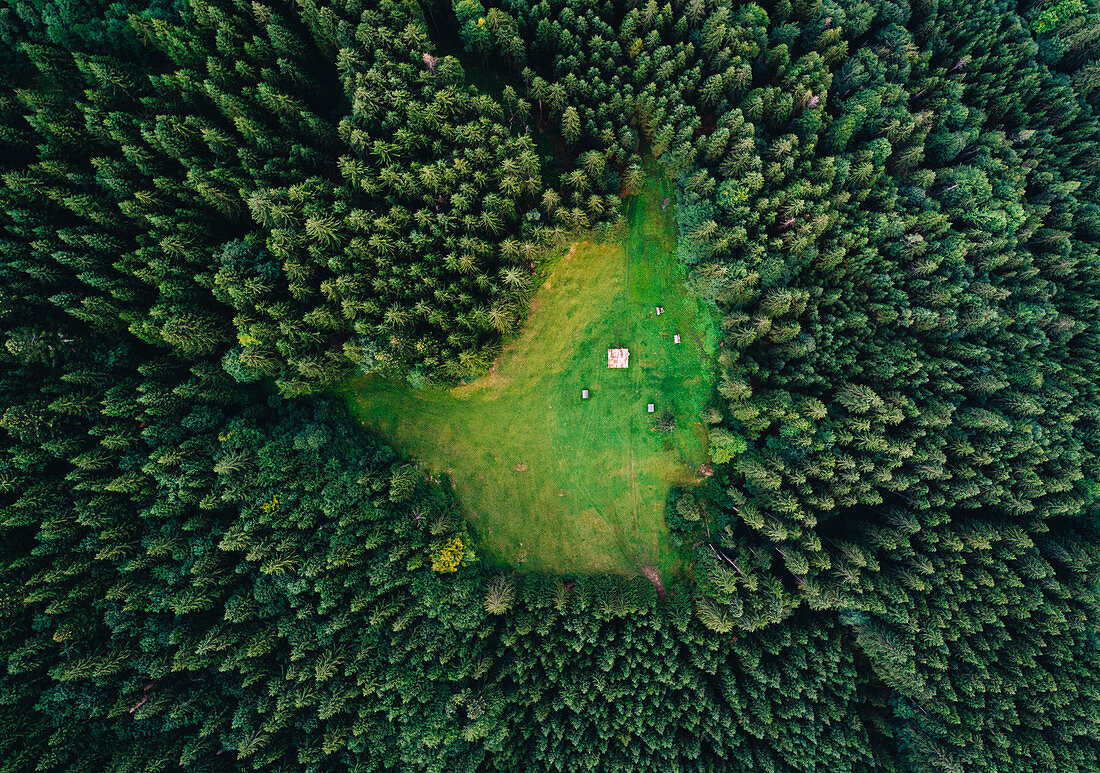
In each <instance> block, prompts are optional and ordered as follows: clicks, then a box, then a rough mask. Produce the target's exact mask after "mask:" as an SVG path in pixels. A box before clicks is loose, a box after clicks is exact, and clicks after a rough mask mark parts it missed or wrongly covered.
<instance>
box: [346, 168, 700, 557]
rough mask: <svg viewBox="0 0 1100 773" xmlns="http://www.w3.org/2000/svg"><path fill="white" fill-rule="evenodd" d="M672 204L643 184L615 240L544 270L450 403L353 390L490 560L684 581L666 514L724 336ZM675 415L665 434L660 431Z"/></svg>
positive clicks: (688, 470)
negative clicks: (520, 320)
mask: <svg viewBox="0 0 1100 773" xmlns="http://www.w3.org/2000/svg"><path fill="white" fill-rule="evenodd" d="M672 195H673V193H672V187H671V184H670V183H669V182H668V181H667V180H666V179H665V178H664V177H663V176H656V175H654V176H650V177H649V178H648V179H647V180H646V181H645V184H644V185H642V186H640V190H639V192H638V193H637V194H636V195H634V196H631V197H630V198H628V199H627V203H626V206H625V215H626V217H625V220H626V222H625V224H624V226H623V231H622V236H621V238H620V239H618V240H615V241H608V242H605V243H599V244H595V243H590V242H580V243H578V244H576V245H575V246H574V248H573V249H571V250H569V251H568V252H566V253H564V254H563V255H562V256H561V257H559V258H558V259H556V260H553V261H550V262H548V263H547V264H546V266H545V267H544V272H543V280H544V283H543V285H542V286H541V287H540V288H539V289H538V291H537V292H536V294H535V296H534V298H533V300H532V303H531V312H530V316H529V318H528V320H527V322H526V324H525V326H524V328H523V329H522V330H521V331H520V332H519V333H518V335H517V336H516V337H515V339H514V340H512V341H511V342H510V343H509V344H508V345H507V346H505V348H504V350H503V351H502V353H501V355H500V356H499V357H498V358H497V361H496V364H495V365H494V367H493V369H492V371H490V372H489V373H488V374H486V375H484V376H482V377H481V378H478V379H477V380H475V381H472V382H471V383H469V384H467V385H465V386H460V387H458V388H456V389H452V390H449V391H442V390H423V391H414V390H413V389H412V388H411V387H409V386H408V385H406V384H403V383H395V382H389V381H385V380H382V379H379V378H377V377H357V378H354V379H352V380H351V381H350V382H349V383H348V384H346V385H345V394H346V396H347V400H348V404H349V406H350V408H351V410H352V412H353V414H354V415H355V416H356V418H357V419H358V420H359V421H360V422H361V423H362V424H363V425H364V426H367V427H369V428H371V429H373V430H376V431H377V432H379V433H380V434H381V435H383V436H384V437H385V438H386V439H387V440H389V441H390V442H392V443H393V444H395V445H396V446H397V447H398V448H400V449H401V450H403V451H404V452H406V453H408V454H409V455H410V456H413V457H414V458H417V459H419V460H421V461H423V462H424V463H425V464H426V465H427V466H428V467H429V468H430V469H431V470H432V471H433V472H437V473H439V472H445V473H447V474H448V475H449V476H450V478H451V481H452V483H453V484H454V487H455V489H456V491H457V492H458V495H459V497H460V499H461V500H462V502H463V507H464V509H465V512H466V515H467V517H468V518H469V520H470V522H471V524H472V525H473V526H474V528H475V529H476V531H477V533H478V535H479V537H480V539H481V542H482V545H481V548H482V550H483V551H486V552H487V553H488V554H489V557H491V558H493V559H496V560H499V561H501V562H504V563H507V564H511V565H513V566H515V567H517V568H520V569H540V570H546V571H555V572H597V571H622V572H634V571H638V570H639V569H640V568H643V567H645V566H656V567H658V568H659V569H660V570H661V571H662V573H665V574H666V575H667V574H668V573H670V572H674V571H675V569H676V565H677V558H676V555H675V553H674V551H673V549H672V546H671V543H670V541H669V535H668V529H667V527H666V525H665V521H664V512H665V502H666V499H667V496H668V491H669V488H670V486H672V485H676V484H679V485H687V484H691V483H692V482H693V481H694V479H695V475H696V470H698V468H699V466H700V464H702V463H703V462H705V461H706V458H707V437H706V428H705V425H704V424H703V423H702V422H701V421H700V413H701V411H702V410H703V408H704V407H705V404H706V401H707V399H708V396H709V395H710V393H711V389H712V382H713V378H714V368H713V363H712V357H713V352H714V348H715V343H716V330H715V326H714V322H713V320H712V318H711V315H710V313H709V312H708V311H707V310H706V309H704V308H702V307H701V306H700V304H699V303H698V302H697V301H696V300H694V299H693V298H691V297H690V296H689V295H688V294H687V292H686V291H685V289H684V284H683V283H684V271H685V269H684V266H683V264H682V263H680V261H679V260H678V259H677V256H676V225H675V221H674V213H673V208H672V207H666V208H665V210H664V211H662V207H661V202H662V200H663V199H665V198H667V197H671V196H672ZM657 305H660V306H662V308H663V309H664V313H663V314H662V315H660V317H657V316H655V315H654V313H653V309H654V307H655V306H657ZM673 331H677V333H678V334H680V335H682V336H683V337H684V343H685V344H686V345H681V346H676V345H674V343H673V335H674V333H673ZM617 346H623V347H628V348H629V349H630V354H631V358H630V366H629V368H626V369H609V368H608V367H607V365H608V363H607V360H606V352H607V350H608V349H609V348H612V347H617ZM582 390H589V394H590V397H589V399H582V398H581V394H582ZM649 403H655V404H656V405H657V410H658V412H657V414H649V413H647V405H648V404H649ZM666 412H667V414H671V416H672V418H673V419H674V420H675V424H674V426H673V427H672V429H671V430H670V431H667V429H668V428H667V425H666V426H665V427H664V430H661V429H658V421H659V418H658V417H660V416H661V415H666ZM666 422H667V420H666Z"/></svg>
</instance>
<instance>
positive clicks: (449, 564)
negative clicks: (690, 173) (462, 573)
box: [432, 537, 466, 573]
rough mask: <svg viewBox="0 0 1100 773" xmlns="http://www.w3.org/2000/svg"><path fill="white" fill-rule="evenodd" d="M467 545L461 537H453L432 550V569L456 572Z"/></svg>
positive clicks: (442, 571)
mask: <svg viewBox="0 0 1100 773" xmlns="http://www.w3.org/2000/svg"><path fill="white" fill-rule="evenodd" d="M465 553H466V546H465V545H463V544H462V539H461V538H460V537H451V538H450V539H449V540H448V541H447V543H446V544H445V545H443V546H442V547H439V548H436V549H435V550H433V551H432V569H433V570H435V571H437V572H441V573H447V572H456V571H458V567H459V566H460V565H461V564H462V556H463V555H465Z"/></svg>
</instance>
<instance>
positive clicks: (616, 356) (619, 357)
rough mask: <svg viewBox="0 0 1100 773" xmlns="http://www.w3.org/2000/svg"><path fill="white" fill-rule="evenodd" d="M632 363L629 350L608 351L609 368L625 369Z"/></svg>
mask: <svg viewBox="0 0 1100 773" xmlns="http://www.w3.org/2000/svg"><path fill="white" fill-rule="evenodd" d="M629 361H630V350H629V349H608V350H607V367H609V368H625V367H627V363H628V362H629Z"/></svg>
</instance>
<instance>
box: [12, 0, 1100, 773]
mask: <svg viewBox="0 0 1100 773" xmlns="http://www.w3.org/2000/svg"><path fill="white" fill-rule="evenodd" d="M429 30H432V32H433V33H434V34H435V35H436V37H439V38H440V40H441V45H440V48H442V47H443V46H442V43H443V42H444V40H451V39H453V40H454V41H457V43H456V45H459V44H461V45H462V46H463V47H464V48H465V52H464V53H463V52H459V51H457V50H456V51H449V50H448V52H447V53H444V52H443V51H441V50H440V48H437V46H436V43H434V42H433V40H432V39H431V35H430V33H429ZM450 32H453V33H454V34H453V36H449V33H450ZM1098 40H1100V6H1098V5H1097V3H1096V2H1095V1H1094V0H1082V1H1081V2H1078V1H1077V0H1067V1H1066V2H1060V3H1049V4H1038V3H1024V4H1019V5H1017V4H1014V3H1008V2H1006V1H1005V0H990V2H982V3H977V4H975V3H969V2H968V3H963V2H954V1H953V0H952V1H942V2H916V3H908V2H856V3H837V2H833V0H824V1H823V2H815V3H806V2H798V3H792V2H788V1H787V0H779V1H777V2H764V3H762V4H761V5H756V4H748V5H740V6H736V7H735V6H734V5H733V4H730V3H726V2H713V1H712V0H687V2H679V0H678V1H677V2H675V3H672V2H669V3H664V4H658V3H657V2H656V1H655V0H646V2H639V3H629V4H628V3H616V2H610V1H608V2H583V3H581V2H568V1H567V0H542V1H541V2H538V3H534V2H529V0H494V2H488V3H486V2H476V1H473V2H472V1H471V0H461V2H456V3H455V4H454V7H453V8H452V7H450V6H449V5H446V4H434V5H431V6H430V7H426V8H425V9H421V8H419V7H417V6H416V5H415V4H409V3H394V2H389V1H388V0H383V1H382V2H371V3H367V2H361V0H340V2H335V3H315V2H313V1H312V0H301V2H295V3H291V2H284V1H283V0H274V1H273V2H270V3H268V4H264V3H252V2H244V0H239V1H238V0H214V1H212V2H205V1H204V0H191V1H190V2H180V3H169V2H153V3H141V2H136V1H135V2H117V3H109V4H108V3H103V2H80V3H66V2H60V3H32V2H22V0H12V2H9V3H7V4H6V6H5V7H4V8H3V9H0V42H2V43H3V44H4V46H3V48H4V53H3V55H2V56H0V73H2V74H3V76H4V77H3V82H2V84H0V151H2V152H0V174H2V179H3V185H2V186H0V205H2V206H0V212H2V215H0V330H2V336H0V338H2V342H3V349H0V438H3V442H2V443H0V622H2V625H0V663H2V674H3V677H2V679H0V724H2V726H3V728H4V732H2V733H0V770H5V771H13V772H14V771H25V770H58V771H62V770H64V771H80V770H87V771H102V770H120V771H121V770H172V769H193V770H203V771H217V770H225V771H229V770H270V771H279V770H315V771H321V770H331V771H347V770H356V771H397V770H418V771H419V770H423V771H455V770H461V771H502V772H503V771H516V770H528V769H530V770H560V771H577V770H607V771H634V770H644V769H651V770H672V771H676V770H682V771H709V770H713V771H745V772H746V773H748V772H749V771H752V772H753V773H756V772H757V771H790V772H791V773H794V772H795V771H809V770H822V771H823V770H828V771H872V770H874V771H894V770H897V771H906V770H913V771H991V772H992V771H1002V772H1004V773H1009V772H1010V771H1028V772H1029V773H1030V771H1034V770H1051V771H1079V772H1081V773H1084V772H1085V771H1094V770H1095V769H1096V760H1097V757H1098V755H1100V729H1098V728H1100V696H1098V692H1097V675H1098V674H1100V649H1098V639H1097V635H1098V631H1100V617H1098V615H1100V608H1098V604H1097V601H1098V597H1097V586H1096V579H1095V578H1096V574H1097V571H1098V567H1100V552H1098V545H1100V533H1098V529H1100V523H1098V517H1097V514H1098V513H1100V503H1098V502H1097V499H1098V495H1100V485H1098V480H1100V467H1098V465H1097V443H1098V440H1100V426H1098V424H1100V415H1098V413H1097V411H1098V406H1100V391H1098V388H1097V384H1098V383H1100V382H1098V380H1097V377H1096V373H1097V371H1098V367H1100V339H1098V335H1100V318H1098V313H1100V311H1098V310H1100V305H1098V301H1097V298H1098V297H1100V264H1098V260H1100V257H1098V248H1100V200H1098V195H1097V183H1096V179H1097V171H1098V170H1100V150H1098V148H1100V145H1098V144H1097V137H1098V128H1100V126H1098V123H1097V116H1096V110H1097V107H1098V103H1097V99H1098V98H1100V97H1098V94H1100V89H1098V88H1097V86H1100V58H1098V55H1097V51H1098V48H1097V41H1098ZM459 57H461V62H460V58H459ZM464 67H465V68H467V69H470V72H471V78H470V82H468V81H467V74H466V72H465V71H464ZM474 68H490V69H492V70H493V71H495V72H498V73H501V74H504V75H505V76H509V77H510V78H511V82H512V85H509V86H505V87H503V88H502V89H500V90H499V92H497V91H494V92H493V93H494V94H495V96H493V95H490V94H489V93H486V91H483V90H481V89H479V88H478V87H477V86H474V85H471V84H472V83H478V82H480V81H479V79H478V77H475V76H476V75H477V73H476V72H475V70H474ZM479 72H480V71H479ZM509 74H510V75H509ZM537 148H541V149H537ZM647 153H648V154H652V155H654V156H655V157H657V158H658V159H659V160H660V161H661V162H662V163H663V164H664V165H665V166H666V167H667V168H668V169H670V170H671V171H672V172H673V173H674V175H675V176H676V178H677V180H678V191H677V196H676V200H675V201H674V202H669V204H668V205H669V206H673V207H675V214H676V217H677V223H678V225H679V229H680V234H679V236H680V238H679V250H680V257H681V258H682V259H683V260H684V262H685V263H686V264H688V265H689V266H690V267H691V277H690V282H689V287H690V289H691V290H692V291H693V292H695V293H696V294H698V295H699V296H700V297H702V298H704V299H706V300H708V301H709V302H711V303H713V304H714V307H715V309H716V311H717V313H718V314H719V318H720V319H721V325H722V329H723V337H724V340H723V348H722V354H721V356H720V358H719V368H720V374H719V383H720V386H719V388H718V395H717V397H716V401H715V407H714V408H713V410H711V411H710V413H709V415H707V416H705V417H703V418H704V419H705V421H706V422H707V424H708V425H709V431H710V442H711V449H712V460H713V463H714V465H713V467H707V468H706V473H705V477H706V478H707V483H706V485H704V486H701V487H699V488H698V489H697V490H694V491H690V492H688V491H683V492H675V493H674V495H673V496H672V497H671V502H670V506H669V509H668V515H667V518H668V521H669V524H670V526H671V527H672V529H673V530H674V532H675V534H676V535H677V539H678V540H679V541H680V543H681V545H682V549H683V551H684V555H685V556H690V567H689V569H690V575H691V577H690V580H691V581H692V584H687V583H679V584H678V585H677V586H672V585H671V583H670V587H669V588H668V589H664V588H662V589H660V592H659V594H658V592H657V591H655V590H654V588H653V586H652V585H651V584H650V581H649V580H646V579H642V578H606V577H569V578H559V577H545V576H539V575H518V576H517V575H513V574H509V573H507V572H506V571H504V570H503V569H502V568H500V567H496V568H490V567H485V566H483V565H482V564H481V563H480V562H479V561H478V559H477V557H476V552H477V547H478V545H477V541H476V535H475V534H473V533H471V532H470V531H469V530H468V528H467V526H466V525H465V522H464V520H463V518H462V515H461V509H460V505H459V503H458V502H456V501H455V500H454V497H453V495H452V494H451V493H449V490H448V489H447V488H445V487H444V486H443V485H441V484H440V482H439V481H435V480H431V479H429V478H426V477H425V473H424V471H423V469H422V468H421V467H420V466H418V465H417V464H415V463H414V462H413V461H411V460H406V459H401V458H399V457H398V456H397V454H395V453H394V452H393V451H391V450H390V449H388V448H386V447H385V446H383V445H381V444H380V443H379V442H378V441H377V440H376V439H373V438H371V437H368V436H365V435H364V434H362V433H360V432H358V431H357V430H356V428H354V427H353V426H352V425H351V424H350V423H349V422H348V421H347V420H346V418H344V417H342V416H341V415H339V414H338V413H337V412H335V410H334V409H333V408H331V407H329V406H328V404H327V403H326V402H324V401H321V400H319V399H318V400H316V401H307V400H306V399H305V398H304V397H302V396H303V395H307V394H308V393H311V392H317V391H318V390H320V389H321V388H323V387H325V386H327V385H330V384H332V383H334V382H335V381H336V380H338V379H339V378H341V377H342V376H343V375H345V374H346V373H348V372H349V371H350V370H351V369H352V368H361V369H364V370H367V371H371V372H382V373H385V374H388V375H394V376H404V377H408V378H410V379H411V380H412V381H413V382H414V383H417V384H424V383H426V382H430V381H437V382H447V381H455V380H458V379H462V378H465V377H467V376H469V375H472V374H475V373H477V372H479V371H480V370H482V369H484V368H485V366H486V365H487V364H488V362H489V358H490V357H491V355H492V353H493V351H494V350H495V347H496V346H498V345H499V343H500V341H501V337H502V335H504V334H506V333H508V332H509V331H510V328H511V325H512V322H511V320H514V319H516V318H518V317H520V316H522V312H523V308H524V303H525V300H526V293H527V292H528V290H529V288H530V286H531V285H532V283H531V282H530V281H529V275H530V273H531V272H532V270H533V269H535V268H536V266H537V261H538V259H539V257H540V249H541V245H544V244H546V243H548V242H553V241H554V240H556V239H559V238H561V237H562V236H564V235H566V234H568V233H571V232H574V231H577V230H580V229H586V228H590V227H593V226H597V225H602V224H609V223H611V222H613V221H614V219H615V217H616V213H617V212H618V201H619V196H620V195H628V194H629V193H630V192H631V191H632V190H633V188H634V187H635V186H636V185H637V184H638V182H639V180H640V176H639V175H640V170H641V168H642V162H643V155H645V154H647ZM544 178H545V179H546V180H548V181H549V187H545V186H544V182H543V180H544ZM593 280H594V281H597V280H598V278H595V277H594V278H593ZM271 385H274V387H275V392H277V393H278V396H273V394H272V390H271V389H270V386H271ZM671 420H676V421H679V420H680V417H669V418H668V419H665V418H664V417H662V418H661V419H660V420H659V422H658V428H662V427H667V426H668V422H669V421H671ZM685 420H688V419H687V418H686V417H685ZM456 541H457V542H456ZM456 544H457V547H455V546H456ZM448 550H449V551H450V555H451V556H452V557H455V558H458V557H460V558H461V561H460V566H459V567H458V569H457V571H455V572H444V571H440V566H442V563H439V564H437V566H436V567H435V568H434V569H433V561H435V559H436V558H437V557H438V556H439V555H441V553H442V552H444V551H448ZM666 590H667V597H665V593H666ZM659 595H660V598H659Z"/></svg>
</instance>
